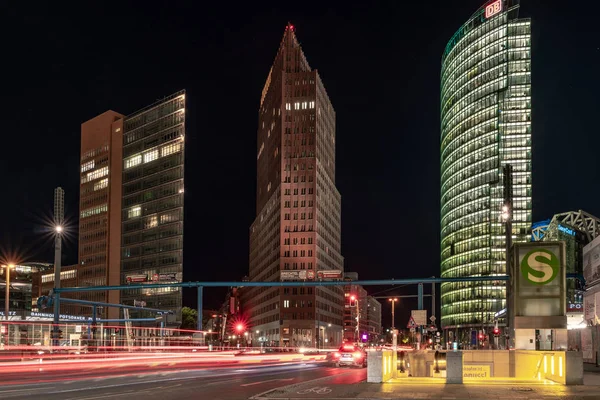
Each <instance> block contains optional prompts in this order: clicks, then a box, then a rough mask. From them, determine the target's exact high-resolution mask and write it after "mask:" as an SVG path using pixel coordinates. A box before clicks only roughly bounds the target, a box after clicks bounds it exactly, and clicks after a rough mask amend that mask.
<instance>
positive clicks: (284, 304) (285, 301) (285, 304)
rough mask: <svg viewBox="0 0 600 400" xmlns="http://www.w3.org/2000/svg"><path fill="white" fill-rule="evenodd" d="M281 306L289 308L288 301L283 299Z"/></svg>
mask: <svg viewBox="0 0 600 400" xmlns="http://www.w3.org/2000/svg"><path fill="white" fill-rule="evenodd" d="M283 308H290V301H289V300H284V301H283Z"/></svg>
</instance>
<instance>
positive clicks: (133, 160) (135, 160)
mask: <svg viewBox="0 0 600 400" xmlns="http://www.w3.org/2000/svg"><path fill="white" fill-rule="evenodd" d="M141 163H142V156H141V154H138V155H136V156H133V157H129V158H128V159H126V160H125V169H127V168H131V167H135V166H136V165H139V164H141Z"/></svg>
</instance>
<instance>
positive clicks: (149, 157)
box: [125, 142, 182, 169]
mask: <svg viewBox="0 0 600 400" xmlns="http://www.w3.org/2000/svg"><path fill="white" fill-rule="evenodd" d="M181 146H182V144H181V142H177V143H170V144H167V145H165V146H163V147H162V148H160V149H152V150H149V151H147V152H145V153H143V154H136V155H134V156H131V157H129V158H127V159H126V160H125V169H129V168H132V167H135V166H136V165H140V164H141V163H142V160H143V162H144V163H149V162H152V161H154V160H158V158H159V157H165V156H168V155H170V154H174V153H177V152H179V151H181V148H182V147H181ZM159 151H160V152H159Z"/></svg>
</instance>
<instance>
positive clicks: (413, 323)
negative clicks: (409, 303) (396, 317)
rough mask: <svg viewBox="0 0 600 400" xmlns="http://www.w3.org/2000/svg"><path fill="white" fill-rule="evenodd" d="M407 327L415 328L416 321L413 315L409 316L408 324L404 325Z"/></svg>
mask: <svg viewBox="0 0 600 400" xmlns="http://www.w3.org/2000/svg"><path fill="white" fill-rule="evenodd" d="M406 327H407V328H410V329H415V328H416V327H417V323H416V322H415V319H414V318H413V317H410V319H409V320H408V324H407V325H406Z"/></svg>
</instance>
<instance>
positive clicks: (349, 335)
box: [344, 272, 381, 342]
mask: <svg viewBox="0 0 600 400" xmlns="http://www.w3.org/2000/svg"><path fill="white" fill-rule="evenodd" d="M344 280H345V281H347V283H346V284H345V285H344V299H345V302H344V340H345V341H349V342H366V341H367V340H368V339H369V336H368V335H369V334H368V332H369V315H368V298H367V291H366V290H365V289H364V288H363V287H362V286H361V285H355V284H353V283H352V281H353V280H358V274H357V273H355V272H350V273H345V274H344ZM379 320H380V323H381V309H380V317H379Z"/></svg>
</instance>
